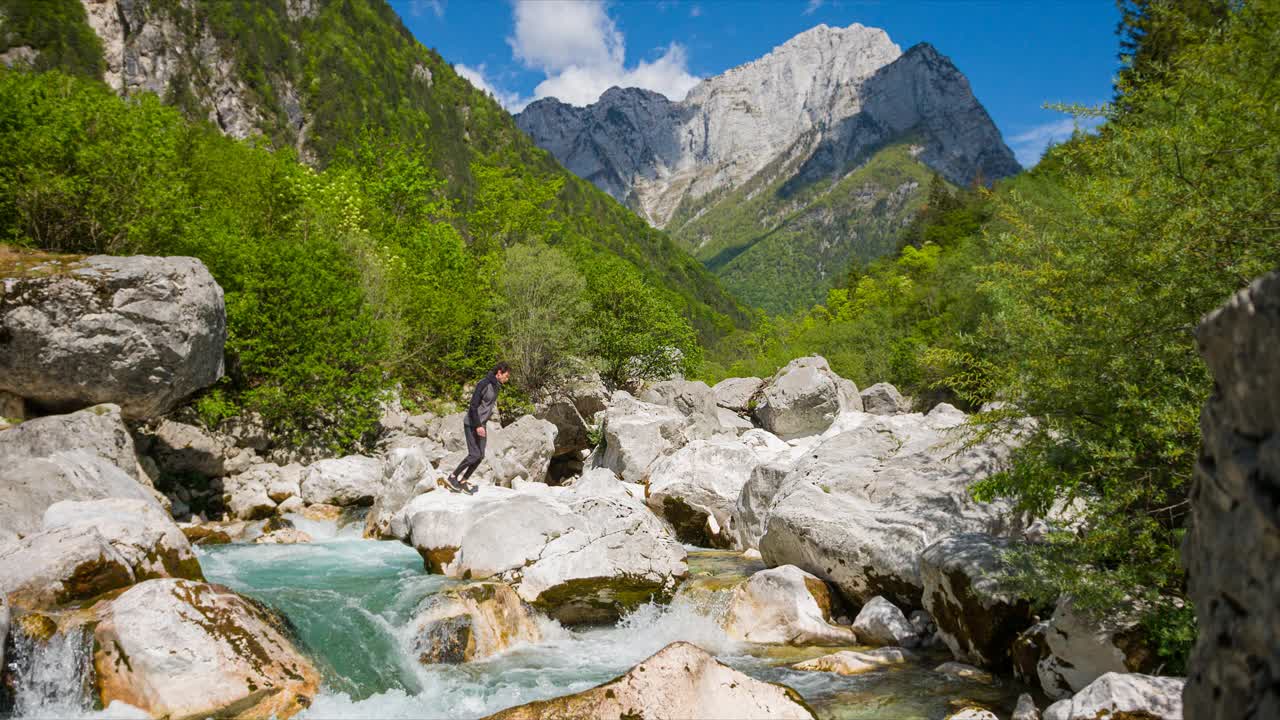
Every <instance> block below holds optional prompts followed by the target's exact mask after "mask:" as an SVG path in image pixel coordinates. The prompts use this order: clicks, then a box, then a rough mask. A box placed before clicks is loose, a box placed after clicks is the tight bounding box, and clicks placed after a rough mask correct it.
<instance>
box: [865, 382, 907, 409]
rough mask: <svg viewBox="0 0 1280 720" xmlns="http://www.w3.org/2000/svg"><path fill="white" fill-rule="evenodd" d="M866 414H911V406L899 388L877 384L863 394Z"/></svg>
mask: <svg viewBox="0 0 1280 720" xmlns="http://www.w3.org/2000/svg"><path fill="white" fill-rule="evenodd" d="M860 394H861V396H862V408H863V411H864V412H869V413H871V414H872V415H901V414H903V413H909V412H911V405H910V404H909V403H908V402H907V399H906V398H904V397H902V393H900V392H898V388H896V387H894V386H892V385H890V384H889V383H876V384H875V385H872V386H871V387H869V388H866V389H864V390H863V391H862V392H861V393H860Z"/></svg>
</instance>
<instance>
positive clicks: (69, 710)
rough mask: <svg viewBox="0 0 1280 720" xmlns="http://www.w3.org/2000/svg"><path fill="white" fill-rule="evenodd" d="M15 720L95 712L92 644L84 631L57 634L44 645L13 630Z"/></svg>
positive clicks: (82, 714)
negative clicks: (91, 686)
mask: <svg viewBox="0 0 1280 720" xmlns="http://www.w3.org/2000/svg"><path fill="white" fill-rule="evenodd" d="M14 630H15V632H14V633H13V650H14V653H13V657H12V658H6V660H7V661H8V663H9V667H10V669H11V671H12V672H13V677H14V681H15V682H14V698H13V699H14V707H13V711H14V717H15V718H69V717H82V716H84V715H86V714H87V713H89V712H90V711H91V710H92V709H93V702H92V699H91V697H90V685H91V683H92V679H93V667H92V666H93V657H92V653H91V644H90V642H89V640H88V638H87V637H85V632H84V630H83V628H72V629H69V630H67V631H65V632H63V631H60V632H56V633H54V634H53V635H52V636H51V637H50V638H49V639H48V640H46V641H43V642H42V641H41V640H39V639H38V638H35V637H32V636H31V635H29V634H28V633H26V632H23V631H21V630H19V629H18V628H14Z"/></svg>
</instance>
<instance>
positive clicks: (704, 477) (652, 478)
mask: <svg viewBox="0 0 1280 720" xmlns="http://www.w3.org/2000/svg"><path fill="white" fill-rule="evenodd" d="M759 462H760V458H759V456H758V455H757V454H756V452H755V450H752V449H751V448H750V447H749V446H747V445H746V444H745V443H742V442H739V441H737V440H733V439H729V438H715V439H711V440H694V441H693V442H691V443H689V444H688V445H685V446H684V447H682V448H680V449H678V450H676V451H675V452H673V453H672V454H670V455H667V456H665V457H662V458H659V459H658V460H657V461H656V462H654V463H653V465H652V466H651V467H650V469H649V498H648V501H647V502H648V505H649V507H651V508H653V511H654V512H656V513H658V514H659V515H661V516H663V517H664V518H666V520H667V521H668V522H670V523H671V525H672V526H673V527H674V528H675V531H676V536H677V537H678V538H680V540H681V542H685V543H690V544H693V545H697V546H700V547H719V548H732V547H735V546H736V545H737V544H738V533H737V530H736V528H735V523H734V511H735V508H736V505H737V502H738V496H739V495H740V494H741V492H742V487H743V486H744V485H746V483H747V480H748V478H750V477H751V473H752V471H753V470H754V469H755V467H756V465H758V464H759ZM709 518H710V519H711V520H713V521H714V522H711V523H709V522H708V519H709ZM712 528H715V529H717V530H718V532H711V529H712Z"/></svg>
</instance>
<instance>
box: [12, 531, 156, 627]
mask: <svg viewBox="0 0 1280 720" xmlns="http://www.w3.org/2000/svg"><path fill="white" fill-rule="evenodd" d="M134 580H135V577H134V574H133V568H132V567H131V566H130V564H129V561H128V560H127V559H125V558H124V557H122V556H121V555H120V553H119V551H117V550H116V549H115V548H114V547H112V545H111V542H110V541H109V540H108V539H107V538H106V537H104V536H103V535H102V533H100V532H98V530H97V529H96V528H93V527H83V526H79V527H65V528H58V529H55V530H49V531H46V532H38V533H34V534H32V535H29V536H27V537H25V538H23V539H22V540H19V541H18V542H13V543H8V544H6V545H2V546H0V596H4V597H5V598H7V600H8V602H9V604H11V605H13V606H14V607H19V608H24V609H28V610H32V609H41V608H50V607H54V606H57V605H61V604H63V603H69V602H75V601H79V600H87V599H89V598H92V597H96V596H98V595H101V594H102V593H105V592H109V591H111V590H115V589H117V588H122V587H125V586H127V585H132V584H133V582H134Z"/></svg>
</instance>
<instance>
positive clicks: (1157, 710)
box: [1044, 672, 1264, 720]
mask: <svg viewBox="0 0 1280 720" xmlns="http://www.w3.org/2000/svg"><path fill="white" fill-rule="evenodd" d="M1184 683H1185V681H1184V680H1183V679H1182V678H1172V677H1155V676H1152V675H1137V674H1124V673H1114V672H1112V673H1107V674H1105V675H1103V676H1101V677H1099V678H1098V679H1097V680H1094V681H1093V682H1091V683H1089V685H1088V686H1087V687H1085V688H1084V689H1082V690H1081V691H1080V692H1079V693H1077V694H1076V695H1075V696H1074V697H1071V698H1069V699H1066V700H1060V701H1058V702H1056V703H1054V704H1052V705H1050V706H1049V707H1048V708H1046V709H1045V711H1044V720H1096V719H1097V718H1116V719H1117V720H1119V719H1121V718H1135V719H1137V718H1141V720H1182V692H1183V685H1184ZM1237 707H1239V706H1238V705H1237ZM1190 717H1195V716H1194V715H1192V716H1190ZM1234 717H1250V716H1248V715H1237V716H1234ZM1254 717H1264V716H1254Z"/></svg>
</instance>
